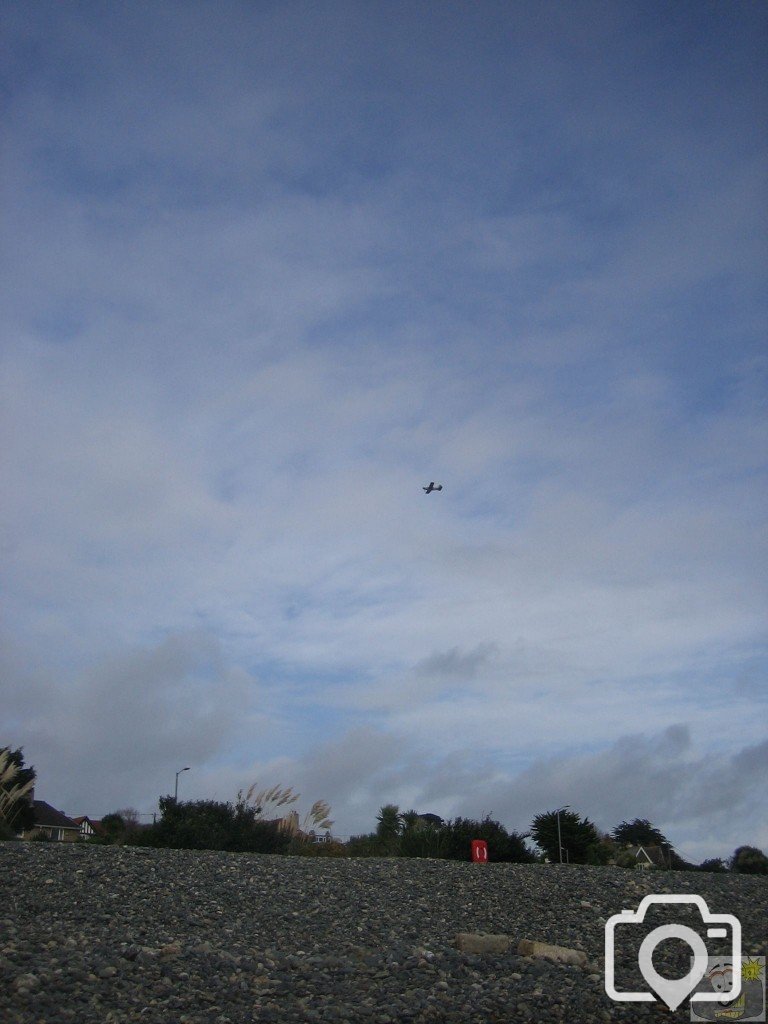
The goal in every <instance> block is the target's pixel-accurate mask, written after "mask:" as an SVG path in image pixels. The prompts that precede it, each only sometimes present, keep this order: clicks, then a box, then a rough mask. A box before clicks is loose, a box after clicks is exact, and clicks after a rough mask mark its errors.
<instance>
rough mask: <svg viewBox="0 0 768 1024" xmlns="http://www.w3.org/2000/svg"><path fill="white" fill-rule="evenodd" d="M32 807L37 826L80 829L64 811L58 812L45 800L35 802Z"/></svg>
mask: <svg viewBox="0 0 768 1024" xmlns="http://www.w3.org/2000/svg"><path fill="white" fill-rule="evenodd" d="M32 807H33V808H34V812H35V825H38V826H42V827H43V828H75V829H76V828H78V825H77V823H76V822H74V821H73V820H72V819H71V818H68V817H67V816H66V814H64V813H63V812H62V811H57V810H56V808H55V807H51V805H50V804H47V803H46V802H45V800H33V801H32Z"/></svg>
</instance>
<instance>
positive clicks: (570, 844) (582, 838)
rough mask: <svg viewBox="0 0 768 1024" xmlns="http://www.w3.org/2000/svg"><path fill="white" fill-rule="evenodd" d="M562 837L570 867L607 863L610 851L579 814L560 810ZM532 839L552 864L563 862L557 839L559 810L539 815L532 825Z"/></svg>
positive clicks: (597, 833) (585, 819)
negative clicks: (571, 865)
mask: <svg viewBox="0 0 768 1024" xmlns="http://www.w3.org/2000/svg"><path fill="white" fill-rule="evenodd" d="M559 815H560V837H561V839H562V860H563V862H567V863H569V864H605V863H607V862H608V858H609V857H610V849H609V847H608V846H607V845H606V843H605V842H604V840H603V837H602V836H601V835H600V833H599V832H598V830H597V828H596V827H595V826H594V825H593V824H592V822H591V821H590V820H589V818H581V817H579V815H578V814H577V813H576V811H571V810H568V809H561V810H560V812H559ZM531 837H532V838H533V841H534V842H535V843H536V845H537V846H538V847H539V849H540V850H541V851H542V852H543V853H544V854H545V855H546V856H547V858H548V859H549V860H551V861H552V862H553V863H559V861H560V860H561V848H560V842H559V840H558V811H547V812H546V813H544V814H537V815H536V817H535V818H534V819H533V823H532V824H531Z"/></svg>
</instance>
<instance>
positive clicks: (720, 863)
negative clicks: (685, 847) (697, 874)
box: [699, 857, 728, 873]
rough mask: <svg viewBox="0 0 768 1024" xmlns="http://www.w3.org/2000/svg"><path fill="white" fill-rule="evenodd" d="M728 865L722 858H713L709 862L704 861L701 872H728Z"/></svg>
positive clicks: (700, 867) (700, 868)
mask: <svg viewBox="0 0 768 1024" xmlns="http://www.w3.org/2000/svg"><path fill="white" fill-rule="evenodd" d="M727 870H728V865H727V864H726V863H725V861H724V860H723V859H722V858H721V857H712V858H710V859H709V860H703V861H702V862H701V864H699V871H714V872H717V873H720V872H723V871H727Z"/></svg>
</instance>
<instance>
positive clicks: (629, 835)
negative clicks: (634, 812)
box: [611, 818, 672, 849]
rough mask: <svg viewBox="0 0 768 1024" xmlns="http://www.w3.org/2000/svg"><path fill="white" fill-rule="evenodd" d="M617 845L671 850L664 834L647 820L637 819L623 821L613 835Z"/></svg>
mask: <svg viewBox="0 0 768 1024" xmlns="http://www.w3.org/2000/svg"><path fill="white" fill-rule="evenodd" d="M611 837H612V838H613V841H614V842H615V843H620V844H621V845H622V846H661V847H665V848H670V849H671V846H672V844H671V843H670V842H669V840H668V839H667V837H666V836H665V835H664V833H663V832H660V831H659V830H658V829H657V828H655V826H653V825H652V824H651V823H650V821H648V819H647V818H635V819H634V821H622V823H621V824H620V825H617V826H616V828H615V829H614V830H613V832H612V833H611Z"/></svg>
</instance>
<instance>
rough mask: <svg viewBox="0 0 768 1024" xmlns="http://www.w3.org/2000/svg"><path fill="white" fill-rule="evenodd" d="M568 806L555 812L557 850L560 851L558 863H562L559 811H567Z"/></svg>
mask: <svg viewBox="0 0 768 1024" xmlns="http://www.w3.org/2000/svg"><path fill="white" fill-rule="evenodd" d="M570 806H571V805H570V804H566V805H565V807H561V808H560V809H559V810H558V812H557V848H558V850H559V851H560V863H561V864H562V863H563V839H562V836H561V835H560V811H567V810H568V808H569V807H570Z"/></svg>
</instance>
